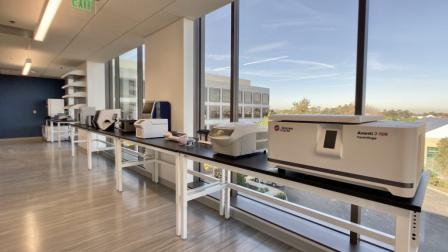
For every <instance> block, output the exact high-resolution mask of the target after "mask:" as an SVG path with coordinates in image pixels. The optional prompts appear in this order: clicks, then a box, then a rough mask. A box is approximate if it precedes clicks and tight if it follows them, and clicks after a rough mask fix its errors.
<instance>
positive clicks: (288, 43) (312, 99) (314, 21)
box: [205, 0, 448, 251]
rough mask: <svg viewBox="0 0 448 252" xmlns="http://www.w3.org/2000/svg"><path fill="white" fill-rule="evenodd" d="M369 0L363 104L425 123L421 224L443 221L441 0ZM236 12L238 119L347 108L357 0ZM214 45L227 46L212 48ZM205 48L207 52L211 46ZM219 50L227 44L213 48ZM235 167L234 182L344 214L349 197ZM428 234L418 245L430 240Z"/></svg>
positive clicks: (218, 70)
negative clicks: (426, 177)
mask: <svg viewBox="0 0 448 252" xmlns="http://www.w3.org/2000/svg"><path fill="white" fill-rule="evenodd" d="M369 3H370V6H369V8H368V12H369V13H368V15H367V16H368V17H369V20H368V21H369V22H368V24H369V27H368V29H367V34H368V43H367V44H368V47H367V72H366V73H365V76H361V77H366V80H367V81H366V88H367V92H366V102H365V107H366V113H367V114H383V115H384V116H385V117H386V119H390V120H402V121H422V122H425V123H426V127H427V132H426V148H425V151H426V154H425V169H426V170H428V171H429V172H430V175H431V179H430V187H429V189H428V191H427V199H426V200H425V205H424V210H426V211H427V212H424V213H423V216H424V217H423V219H422V220H423V222H426V224H425V223H424V224H423V227H425V225H427V224H428V223H431V225H432V224H434V223H436V222H437V224H438V225H440V227H446V226H447V223H448V221H447V218H446V217H447V216H448V196H447V195H448V99H446V94H448V85H447V83H448V71H447V70H446V69H447V66H446V65H447V64H446V60H445V59H446V58H447V56H448V50H446V49H445V47H446V46H445V45H446V44H447V42H448V36H447V35H446V32H445V31H447V30H448V29H447V28H448V15H446V13H447V11H448V2H447V1H444V0H431V1H419V0H395V1H388V0H371V1H369ZM236 6H238V5H236ZM224 10H225V11H224ZM219 11H220V12H219ZM218 13H221V14H222V15H221V21H222V22H223V23H220V24H219V25H217V24H216V23H215V24H214V25H215V26H212V25H210V26H209V25H208V23H207V22H206V24H207V27H206V28H207V29H206V30H207V31H208V29H209V27H213V28H216V29H215V30H214V31H216V30H218V29H219V27H224V26H225V29H222V30H221V31H220V32H219V34H216V33H214V32H212V33H213V36H214V38H213V39H211V38H208V40H207V36H206V43H205V44H206V45H205V47H206V61H207V60H208V61H209V62H210V66H211V65H213V64H215V63H218V62H220V63H221V64H215V65H213V67H208V64H207V62H206V74H209V77H207V78H206V79H207V81H206V82H207V83H212V80H213V81H214V82H216V83H217V82H220V81H221V83H223V82H225V83H226V84H225V85H219V86H218V85H215V86H214V87H216V88H221V89H223V90H224V89H228V88H229V87H230V81H229V77H230V56H229V55H230V34H229V29H230V8H229V6H226V7H225V8H222V9H220V10H218V11H215V12H213V13H212V14H213V15H211V17H213V16H214V15H215V17H217V16H219V15H217V14H218ZM224 17H225V18H224ZM239 17H240V20H239V22H237V24H239V31H240V33H239V44H238V46H239V55H238V57H239V59H238V60H239V65H238V66H236V67H237V68H238V70H239V71H238V72H239V78H240V79H239V83H238V84H239V85H238V86H239V90H236V91H237V92H238V97H236V99H238V103H239V107H238V110H236V111H235V113H238V118H239V119H240V121H247V122H256V123H258V124H259V125H267V121H268V120H267V116H269V115H270V114H276V113H313V114H314V113H321V114H354V111H355V109H354V107H355V104H354V101H355V89H356V87H355V82H356V80H355V77H356V74H360V73H361V72H360V71H358V69H357V67H356V56H357V53H358V52H357V41H358V27H357V26H358V1H357V0H345V1H342V0H339V1H324V0H315V1H308V0H284V1H282V2H281V4H280V3H278V2H276V1H269V0H257V1H239ZM207 18H208V15H207ZM207 18H206V20H207ZM212 20H213V19H212ZM224 23H225V24H224ZM206 34H207V33H206ZM361 34H362V33H361ZM209 35H210V33H209ZM207 48H208V49H207ZM222 48H225V50H219V49H222ZM212 49H213V50H214V53H210V52H209V51H211V50H212ZM219 51H221V52H223V51H224V52H225V53H222V54H218V53H217V52H219ZM207 53H208V54H207ZM224 55H226V56H224ZM212 62H213V64H212ZM219 66H220V67H219ZM357 71H358V73H357ZM210 73H212V74H213V75H210ZM215 75H218V77H215ZM206 76H207V75H206ZM223 76H225V77H226V78H223ZM220 78H221V79H220ZM223 80H225V81H223ZM210 86H211V84H210ZM221 97H222V99H223V100H222V103H227V101H228V100H227V95H226V94H224V93H222V94H221ZM224 97H226V98H224ZM358 98H359V97H358ZM229 101H230V95H229ZM357 105H360V104H357ZM227 108H228V107H227V104H225V106H224V107H222V113H223V114H224V116H223V117H226V118H227V113H228V114H229V116H230V109H227ZM234 177H236V182H237V183H238V184H240V185H243V186H246V187H248V188H251V189H254V190H257V191H259V192H262V193H266V194H269V195H272V196H274V197H278V198H281V199H284V200H288V201H291V202H295V203H298V204H301V205H304V206H307V207H310V208H313V209H317V210H319V211H322V212H325V213H328V214H331V215H335V216H339V217H341V218H343V219H346V220H349V219H350V205H348V204H345V203H341V202H337V201H334V200H332V199H329V198H325V197H321V196H319V195H314V194H311V193H305V192H302V191H297V190H294V189H292V188H288V187H287V186H284V185H278V184H274V183H272V182H270V181H261V180H259V179H258V178H254V177H250V176H243V175H240V174H235V176H234ZM274 207H275V206H274ZM428 213H429V214H428ZM361 215H362V216H361V222H362V224H363V225H366V226H368V227H372V228H374V229H378V230H380V231H383V232H386V233H390V234H393V233H394V230H395V226H394V220H393V217H392V216H390V215H386V214H383V213H379V212H376V211H372V210H368V209H362V213H361ZM428 216H429V217H428ZM427 226H428V227H429V225H427ZM429 229H430V228H425V231H426V232H427V233H426V238H427V237H428V236H434V233H433V231H432V230H429ZM428 231H430V232H429V233H428ZM434 237H438V236H434ZM427 244H429V242H427V243H426V245H425V247H426V248H434V247H431V246H432V245H427ZM428 246H429V247H428ZM439 249H440V248H439ZM429 250H431V251H436V250H434V249H428V251H429Z"/></svg>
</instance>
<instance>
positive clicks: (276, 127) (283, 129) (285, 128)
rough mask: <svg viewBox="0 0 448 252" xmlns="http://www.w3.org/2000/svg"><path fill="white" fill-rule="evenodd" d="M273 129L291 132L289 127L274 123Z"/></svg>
mask: <svg viewBox="0 0 448 252" xmlns="http://www.w3.org/2000/svg"><path fill="white" fill-rule="evenodd" d="M274 130H275V131H280V132H291V131H292V128H291V127H280V125H275V126H274Z"/></svg>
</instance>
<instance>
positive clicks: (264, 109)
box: [262, 108, 269, 117]
mask: <svg viewBox="0 0 448 252" xmlns="http://www.w3.org/2000/svg"><path fill="white" fill-rule="evenodd" d="M262 111H263V112H262V115H263V117H266V116H268V115H269V109H268V108H263V110H262Z"/></svg>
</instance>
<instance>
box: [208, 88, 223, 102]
mask: <svg viewBox="0 0 448 252" xmlns="http://www.w3.org/2000/svg"><path fill="white" fill-rule="evenodd" d="M209 92H210V93H209V95H210V101H211V102H221V89H219V88H209Z"/></svg>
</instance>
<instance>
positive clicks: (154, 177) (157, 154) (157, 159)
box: [152, 151, 160, 184]
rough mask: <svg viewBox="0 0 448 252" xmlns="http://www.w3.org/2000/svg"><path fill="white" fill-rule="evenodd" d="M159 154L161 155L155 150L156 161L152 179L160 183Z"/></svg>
mask: <svg viewBox="0 0 448 252" xmlns="http://www.w3.org/2000/svg"><path fill="white" fill-rule="evenodd" d="M159 156H160V154H159V152H158V151H154V159H155V162H154V173H153V174H152V181H153V182H154V183H156V184H158V183H159V169H160V168H159V166H160V164H159Z"/></svg>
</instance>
